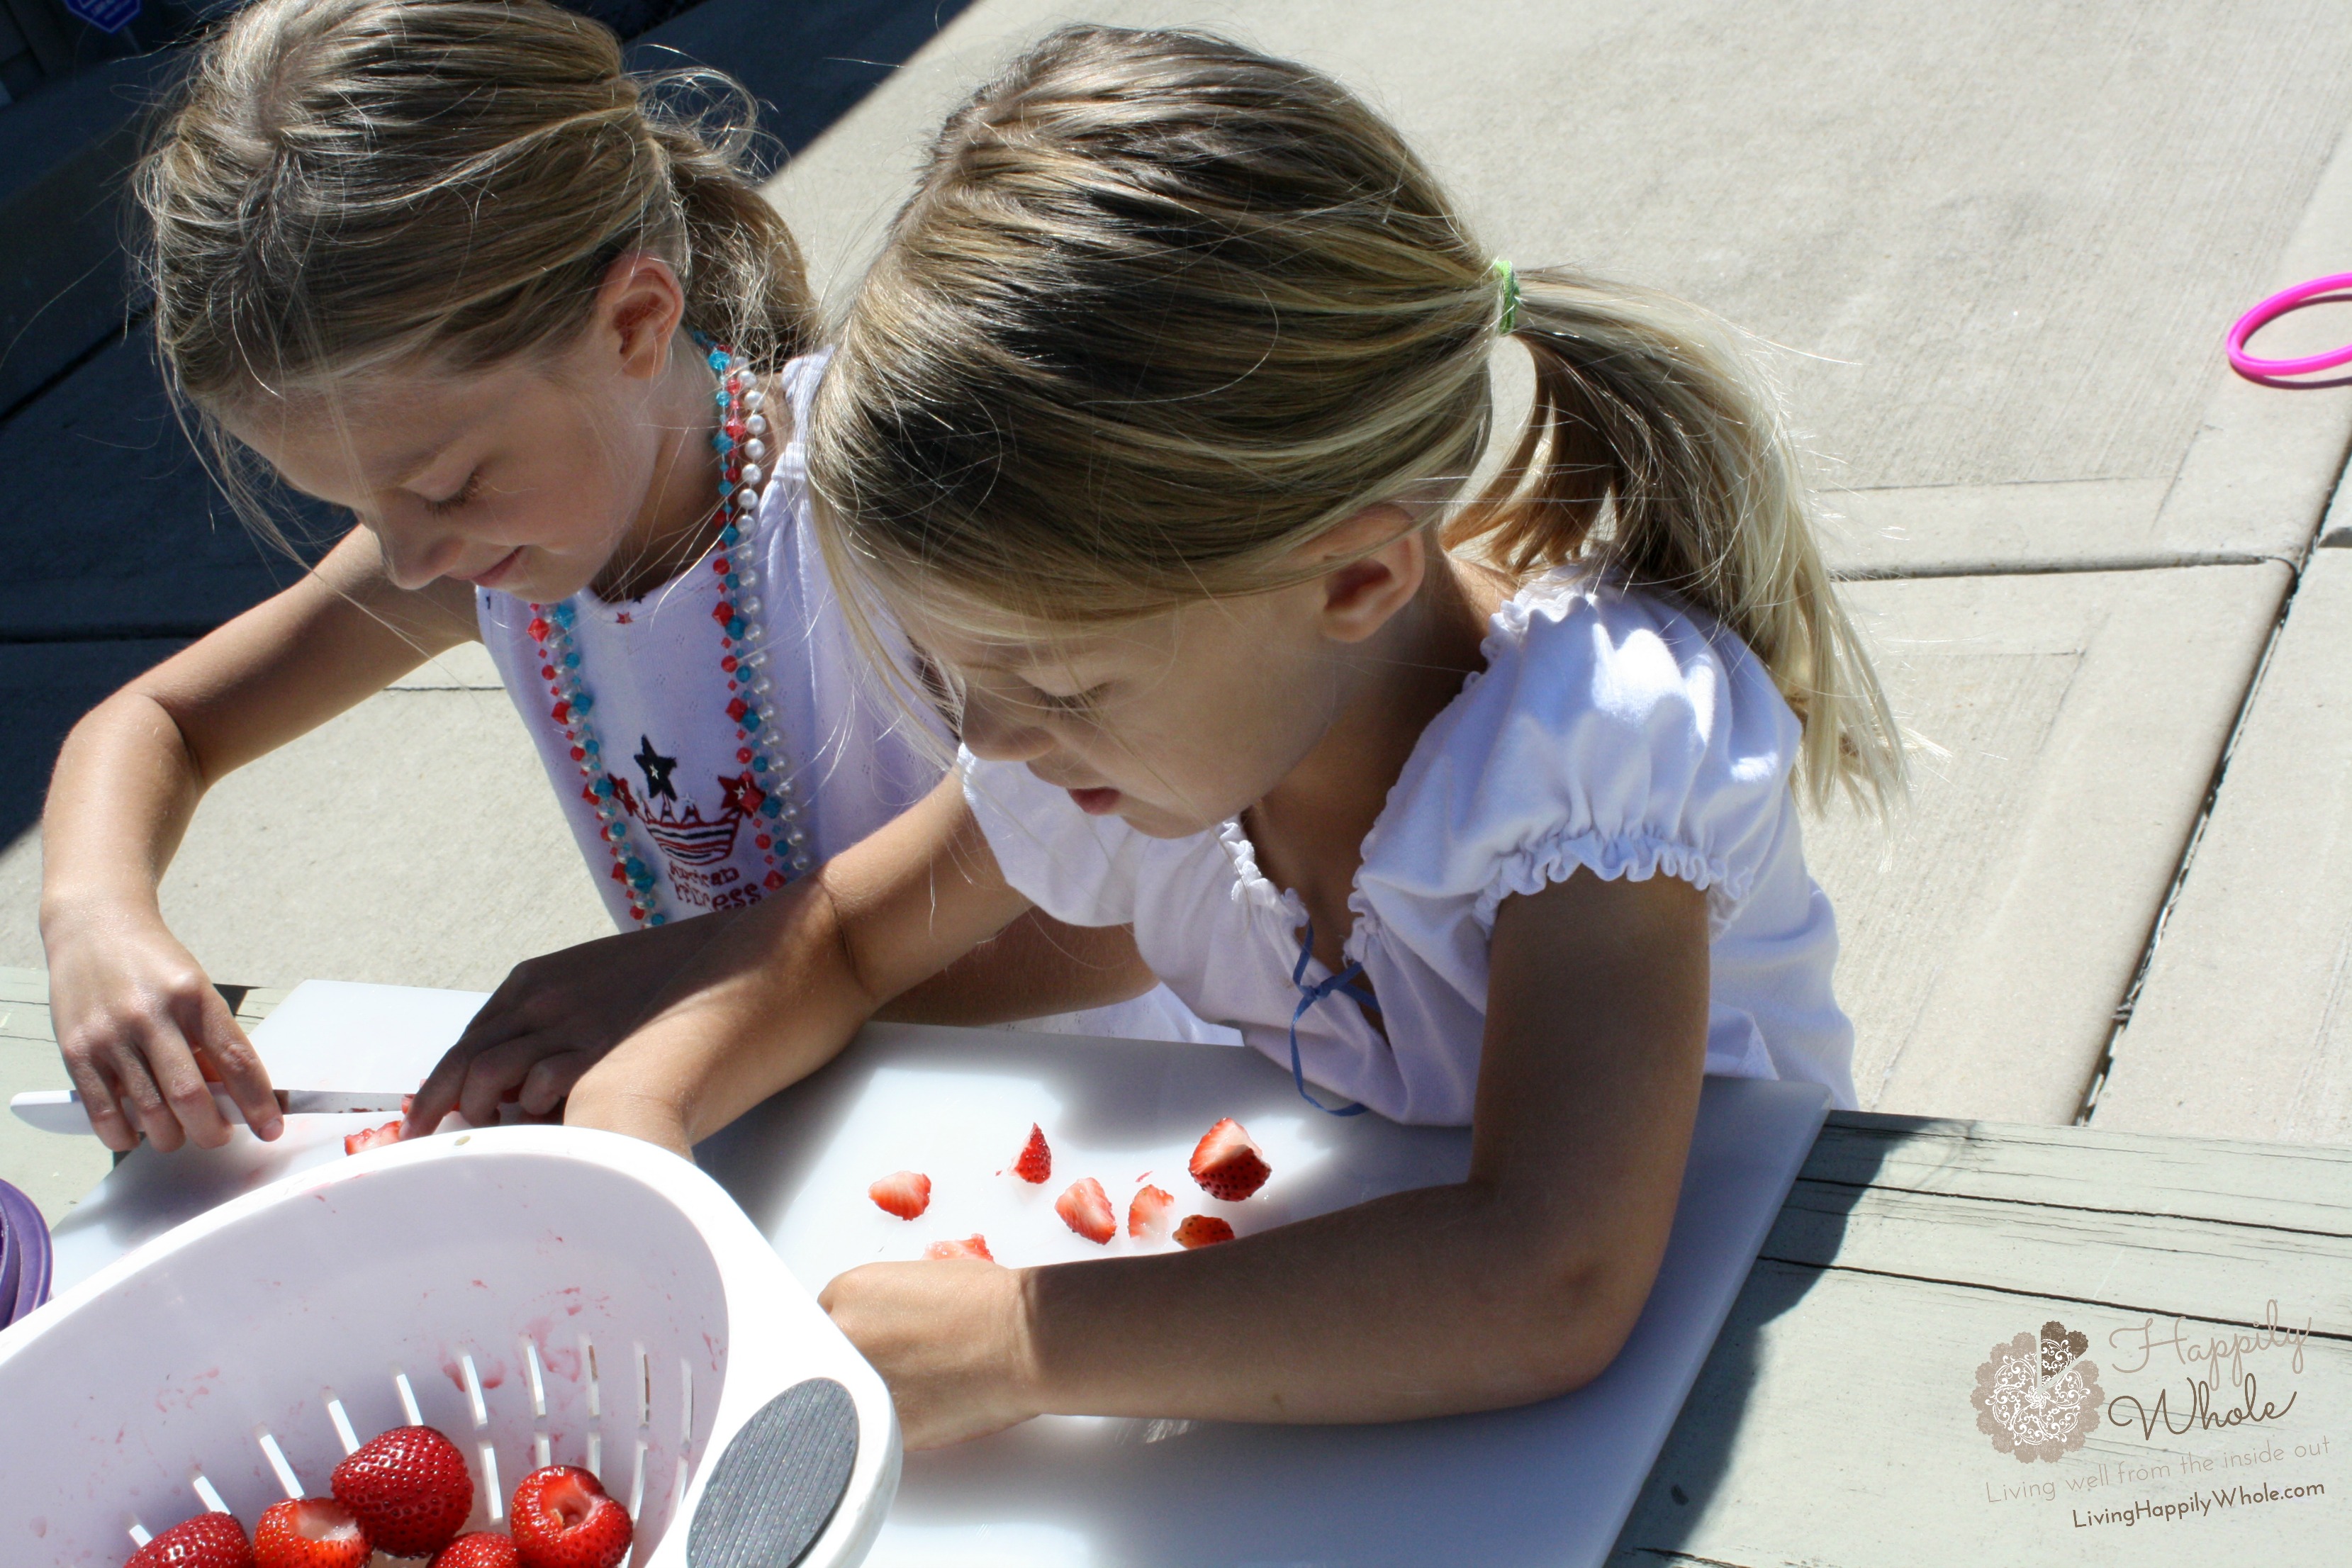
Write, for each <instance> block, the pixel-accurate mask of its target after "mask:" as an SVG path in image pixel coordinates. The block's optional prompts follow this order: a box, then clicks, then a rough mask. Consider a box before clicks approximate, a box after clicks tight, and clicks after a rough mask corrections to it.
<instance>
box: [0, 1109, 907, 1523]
mask: <svg viewBox="0 0 2352 1568" xmlns="http://www.w3.org/2000/svg"><path fill="white" fill-rule="evenodd" d="M414 1422H422V1423H424V1424H425V1425H428V1426H436V1427H438V1428H440V1429H441V1430H442V1431H443V1432H444V1433H446V1434H447V1435H448V1436H449V1437H450V1438H451V1439H452V1440H453V1441H455V1442H456V1443H457V1447H459V1448H460V1449H462V1450H463V1451H464V1452H465V1453H466V1455H467V1462H468V1465H469V1467H470V1468H471V1469H472V1471H473V1476H474V1486H475V1506H474V1516H473V1518H472V1520H470V1521H468V1523H467V1529H484V1528H497V1527H499V1525H501V1524H502V1523H503V1521H504V1517H505V1510H506V1501H507V1498H508V1495H509V1493H510V1492H511V1491H512V1489H513V1487H514V1484H515V1482H516V1481H517V1480H518V1479H520V1478H521V1477H522V1475H523V1474H524V1473H525V1472H526V1471H528V1470H530V1469H531V1468H535V1467H537V1466H540V1465H543V1464H549V1463H555V1464H572V1465H584V1466H586V1467H587V1468H590V1469H592V1470H593V1471H595V1472H596V1474H597V1476H598V1477H599V1479H602V1480H603V1482H604V1488H605V1489H606V1490H607V1491H609V1492H610V1493H612V1495H613V1496H614V1497H615V1498H617V1499H619V1500H621V1501H623V1502H624V1503H625V1504H627V1505H628V1509H629V1512H630V1516H631V1517H632V1518H633V1519H634V1520H635V1521H636V1533H635V1547H634V1549H633V1552H632V1555H631V1556H630V1558H629V1560H628V1561H629V1563H630V1565H631V1568H789V1565H793V1564H800V1565H804V1568H834V1565H836V1564H849V1563H856V1562H858V1561H859V1560H860V1559H862V1558H863V1557H864V1556H865V1555H866V1550H867V1548H868V1547H869V1546H870V1545H871V1544H872V1542H873V1539H874V1536H875V1534H876V1532H877V1531H878V1530H879V1529H880V1528H881V1524H882V1518H883V1514H884V1512H885V1511H886V1510H887V1508H888V1506H889V1502H890V1500H891V1497H892V1495H893V1493H894V1492H895V1490H896V1489H897V1487H898V1468H899V1439H898V1424H897V1420H896V1417H895V1415H894V1414H893V1412H892V1409H891V1405H890V1396H889V1393H888V1390H887V1388H886V1387H885V1386H884V1384H883V1383H882V1380H881V1378H880V1377H879V1376H878V1375H877V1373H875V1372H874V1370H873V1368H872V1367H871V1366H869V1365H867V1364H866V1362H865V1360H864V1359H863V1358H861V1357H860V1356H859V1355H858V1354H857V1352H856V1351H855V1350H854V1349H853V1348H852V1347H851V1346H850V1344H849V1342H847V1341H846V1340H845V1339H844V1338H843V1337H842V1335H841V1333H840V1332H839V1331H837V1330H836V1329H835V1328H834V1326H833V1324H832V1322H831V1321H829V1320H828V1319H827V1318H826V1317H825V1315H824V1312H823V1311H822V1310H820V1309H819V1308H818V1307H817V1305H816V1303H815V1301H814V1300H812V1299H811V1297H810V1296H809V1294H808V1292H807V1291H805V1290H803V1289H802V1288H801V1286H800V1284H799V1283H798V1282H797V1281H796V1280H794V1279H793V1277H792V1276H791V1275H790V1274H789V1273H787V1272H786V1271H785V1268H784V1267H783V1265H782V1262H781V1261H780V1260H779V1259H778V1258H777V1257H776V1255H775V1253H774V1251H773V1250H772V1248H771V1247H769V1245H768V1243H767V1241H766V1240H765V1239H764V1238H763V1237H761V1235H760V1233H759V1232H758V1231H757V1230H756V1229H754V1228H753V1226H752V1225H751V1222H750V1221H749V1220H748V1219H746V1218H745V1217H744V1215H743V1214H742V1212H741V1210H740V1209H738V1208H737V1207H736V1206H735V1204H734V1202H733V1200H731V1199H730V1198H729V1197H728V1195H727V1194H725V1193H724V1192H723V1191H721V1190H720V1188H719V1186H718V1184H716V1183H714V1182H712V1181H711V1180H710V1179H709V1177H708V1176H705V1175H704V1174H703V1173H701V1172H699V1171H698V1170H696V1169H695V1168H694V1167H693V1166H692V1165H689V1164H688V1163H686V1162H684V1161H682V1160H678V1159H676V1158H673V1157H672V1156H670V1155H669V1154H667V1153H665V1152H662V1151H660V1150H657V1149H655V1148H653V1147H651V1146H649V1145H646V1144H644V1143H640V1142H635V1140H632V1139H627V1138H622V1137H617V1136H614V1135H612V1134H609V1133H601V1132H593V1131H583V1130H580V1129H576V1128H563V1127H502V1128H488V1129H482V1130H479V1131H472V1132H466V1133H458V1134H454V1135H449V1136H444V1137H437V1138H429V1139H424V1140H420V1141H416V1142H407V1143H402V1144H398V1145H395V1146H393V1147H390V1148H385V1149H381V1150H377V1151H373V1152H369V1153H365V1154H361V1155H357V1156H354V1157H352V1158H351V1159H349V1160H344V1161H340V1162H337V1163H332V1164H330V1165H325V1166H321V1167H318V1168H315V1169H312V1170H309V1171H305V1172H301V1173H298V1174H295V1175H292V1176H289V1177H287V1178H286V1179H284V1180H282V1181H279V1182H276V1183H273V1184H270V1185H268V1186H267V1187H264V1188H262V1189H260V1190H258V1191H257V1192H254V1193H250V1194H247V1195H245V1196H244V1197H241V1198H237V1199H235V1200H232V1201H231V1202H229V1203H226V1204H224V1205H221V1206H220V1207H218V1208H215V1209H214V1210H212V1211H210V1212H209V1213H206V1214H205V1215H202V1216H200V1217H198V1218H197V1219H194V1220H192V1221H190V1222H189V1223H187V1224H185V1225H184V1226H179V1227H178V1228H177V1229H175V1230H173V1231H172V1232H170V1233H169V1234H167V1235H165V1236H163V1237H158V1238H157V1239H156V1240H154V1241H153V1242H151V1243H150V1244H148V1245H147V1246H145V1247H141V1248H139V1249H138V1250H136V1251H134V1252H132V1253H131V1254H130V1255H129V1256H128V1257H125V1258H122V1259H121V1260H120V1261H119V1262H117V1263H115V1264H113V1265H111V1266H110V1267H109V1268H105V1269H103V1270H101V1271H100V1272H99V1273H98V1274H96V1275H94V1276H92V1277H91V1278H90V1279H88V1280H85V1281H84V1282H83V1283H82V1284H81V1285H79V1287H77V1288H76V1289H72V1290H70V1291H68V1293H67V1294H65V1295H64V1296H61V1297H59V1298H58V1300H56V1301H54V1302H52V1303H51V1304H50V1305H49V1306H48V1307H47V1309H45V1310H41V1311H39V1312H37V1313H35V1314H34V1315H33V1316H32V1317H31V1318H29V1319H27V1320H26V1321H24V1322H22V1323H20V1324H18V1325H16V1327H14V1328H12V1329H9V1330H7V1331H5V1332H0V1562H5V1563H12V1564H13V1563H26V1564H32V1563H55V1564H60V1565H65V1564H70V1565H73V1568H81V1565H84V1564H89V1565H92V1568H117V1565H119V1564H120V1563H122V1561H123V1560H124V1559H125V1558H126V1557H128V1556H129V1555H130V1554H131V1551H132V1550H133V1548H134V1546H135V1545H136V1544H137V1543H138V1542H142V1541H143V1540H144V1539H146V1537H147V1536H149V1535H151V1534H155V1533H160V1532H161V1531H163V1530H164V1529H166V1528H168V1527H169V1526H171V1525H173V1524H176V1523H178V1522H179V1521H182V1520H184V1519H186V1518H188V1517H189V1516H190V1515H192V1514H194V1513H196V1512H199V1511H201V1510H205V1509H207V1508H213V1509H219V1508H226V1510H228V1511H229V1512H232V1513H234V1514H236V1516H237V1517H238V1518H239V1519H240V1520H242V1521H244V1522H245V1525H246V1527H247V1530H248V1531H249V1530H250V1529H251V1528H252V1526H253V1524H254V1522H255V1521H257V1519H258V1518H259V1517H260V1515H261V1511H262V1510H264V1509H265V1508H267V1507H268V1506H269V1504H271V1503H272V1502H275V1501H276V1500H278V1499H279V1498H281V1497H294V1496H303V1495H310V1496H318V1495H320V1494H323V1493H324V1492H325V1491H326V1490H327V1480H328V1475H329V1472H330V1471H331V1470H332V1469H333V1468H334V1466H335V1464H336V1463H337V1462H338V1461H339V1460H340V1459H341V1458H342V1457H343V1456H344V1454H346V1453H348V1452H349V1451H350V1450H351V1449H352V1447H356V1446H357V1445H358V1444H359V1443H361V1442H363V1441H365V1440H366V1439H367V1438H368V1437H370V1436H373V1435H375V1434H376V1433H378V1432H381V1431H383V1430H385V1429H387V1428H389V1427H393V1426H402V1425H405V1424H409V1423H414Z"/></svg>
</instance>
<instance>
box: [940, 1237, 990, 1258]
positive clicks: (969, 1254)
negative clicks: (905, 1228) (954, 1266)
mask: <svg viewBox="0 0 2352 1568" xmlns="http://www.w3.org/2000/svg"><path fill="white" fill-rule="evenodd" d="M923 1256H924V1257H926V1258H930V1259H932V1260H933V1261H934V1262H937V1261H941V1260H944V1259H947V1258H979V1259H980V1260H981V1261H982V1262H983V1263H993V1262H995V1261H996V1254H994V1253H993V1252H991V1251H989V1250H988V1237H984V1236H977V1235H974V1236H967V1237H964V1238H963V1239H962V1240H961V1241H935V1242H933V1243H931V1244H930V1246H929V1247H925V1248H923Z"/></svg>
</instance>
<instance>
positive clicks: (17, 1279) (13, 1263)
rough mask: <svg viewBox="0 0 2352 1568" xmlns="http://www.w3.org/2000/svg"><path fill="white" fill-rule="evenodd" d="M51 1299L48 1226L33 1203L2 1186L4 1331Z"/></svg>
mask: <svg viewBox="0 0 2352 1568" xmlns="http://www.w3.org/2000/svg"><path fill="white" fill-rule="evenodd" d="M48 1299H49V1227H48V1223H47V1221H45V1220H44V1219H42V1218H41V1211H40V1210H39V1209H37V1208H35V1207H34V1206H33V1200H32V1199H30V1198H28V1197H26V1195H25V1194H22V1193H20V1192H18V1191H17V1190H16V1188H14V1187H12V1186H10V1185H9V1184H7V1183H5V1182H0V1329H5V1328H6V1327H7V1326H8V1325H9V1324H11V1323H13V1322H16V1321H18V1320H19V1319H21V1318H24V1317H26V1316H27V1315H28V1314H30V1313H31V1311H32V1310H33V1309H34V1308H36V1307H37V1306H39V1305H41V1303H43V1302H44V1301H47V1300H48Z"/></svg>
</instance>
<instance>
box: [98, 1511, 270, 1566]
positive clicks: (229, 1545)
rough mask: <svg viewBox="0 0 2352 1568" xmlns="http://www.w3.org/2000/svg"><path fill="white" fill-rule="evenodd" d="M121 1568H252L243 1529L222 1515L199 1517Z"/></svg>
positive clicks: (151, 1544) (177, 1527)
mask: <svg viewBox="0 0 2352 1568" xmlns="http://www.w3.org/2000/svg"><path fill="white" fill-rule="evenodd" d="M122 1568H254V1564H253V1547H252V1544H251V1543H250V1542H247V1540H246V1539H245V1526H243V1525H241V1524H239V1523H237V1521H236V1520H234V1519H231V1518H230V1517H229V1516H228V1515H227V1514H225V1513H200V1514H198V1515H196V1517H195V1518H194V1519H191V1520H188V1521H184V1522H183V1523H180V1524H175V1525H173V1527H172V1528H171V1529H169V1530H167V1531H163V1534H161V1535H159V1536H157V1537H155V1539H154V1540H152V1541H150V1542H148V1543H147V1544H146V1545H144V1546H142V1547H141V1548H140V1549H139V1550H138V1551H136V1552H132V1553H131V1561H130V1562H128V1563H124V1564H123V1565H122Z"/></svg>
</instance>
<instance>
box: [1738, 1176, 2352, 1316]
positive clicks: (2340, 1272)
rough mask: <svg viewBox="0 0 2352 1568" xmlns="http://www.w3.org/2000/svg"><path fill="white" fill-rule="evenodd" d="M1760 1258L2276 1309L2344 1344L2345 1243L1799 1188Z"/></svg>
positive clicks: (2351, 1245) (2048, 1294) (2351, 1278)
mask: <svg viewBox="0 0 2352 1568" xmlns="http://www.w3.org/2000/svg"><path fill="white" fill-rule="evenodd" d="M1762 1256H1763V1257H1765V1258H1769V1259H1771V1260H1773V1261H1775V1262H1781V1263H1788V1264H1792V1265H1797V1266H1800V1267H1809V1268H1841V1269H1847V1270H1853V1271H1864V1272H1869V1273H1874V1274H1880V1275H1884V1276H1885V1277H1887V1278H1889V1279H1918V1280H1922V1281H1926V1282H1930V1283H1935V1284H1944V1285H1967V1286H1971V1287H1975V1288H1977V1289H1985V1290H1991V1291H1997V1292H2002V1293H2006V1294H2009V1295H2014V1296H2032V1297H2035V1298H2038V1299H2043V1300H2066V1301H2071V1302H2074V1303H2077V1304H2078V1305H2079V1306H2083V1307H2091V1306H2095V1307H2098V1308H2099V1309H2101V1310H2111V1311H2115V1312H2120V1313H2126V1314H2131V1313H2138V1314H2155V1313H2160V1314H2173V1313H2179V1314H2184V1315H2188V1316H2192V1317H2197V1318H2200V1319H2203V1320H2207V1321H2216V1322H2237V1323H2242V1324H2253V1323H2257V1322H2259V1321H2261V1319H2262V1315H2263V1302H2264V1301H2265V1300H2268V1299H2269V1298H2271V1297H2276V1298H2277V1299H2279V1300H2297V1301H2302V1302H2305V1303H2307V1304H2308V1307H2309V1310H2310V1312H2311V1314H2312V1315H2313V1325H2312V1327H2313V1331H2314V1332H2315V1333H2327V1334H2334V1335H2336V1336H2338V1337H2342V1338H2346V1339H2352V1236H2327V1235H2317V1234H2314V1233H2311V1232H2308V1231H2294V1230H2285V1229H2278V1228H2273V1227H2270V1226H2252V1225H2231V1224H2222V1223H2218V1222H2214V1221H2210V1220H2192V1219H2181V1218H2178V1217H2175V1216H2173V1215H2142V1214H2121V1213H2115V1212H2112V1211H2102V1210H2097V1209H2084V1208H2074V1207H2069V1206H2066V1205H2057V1204H2032V1203H2013V1202H2006V1201H2002V1202H1987V1201H1985V1200H1983V1199H1979V1198H1969V1197H1955V1196H1949V1195H1946V1194H1929V1193H1903V1192H1889V1191H1882V1190H1880V1189H1877V1188H1854V1187H1845V1186H1832V1185H1826V1184H1822V1183H1819V1182H1808V1181H1803V1180H1800V1181H1799V1182H1798V1183H1797V1184H1796V1186H1795V1188H1794V1189H1793V1190H1792V1191H1791V1192H1790V1194H1789V1200H1788V1202H1787V1203H1786V1204H1785V1205H1782V1207H1781V1210H1780V1218H1779V1220H1778V1221H1776V1222H1775V1223H1774V1226H1773V1228H1772V1232H1771V1235H1770V1236H1769V1237H1767V1238H1766V1240H1765V1243H1764V1247H1763V1252H1762ZM2250 1278H2252V1279H2261V1280H2263V1291H2264V1292H2265V1294H2263V1295H2256V1296H2252V1297H2249V1296H2248V1294H2247V1291H2246V1286H2245V1281H2246V1280H2247V1279H2250Z"/></svg>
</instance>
